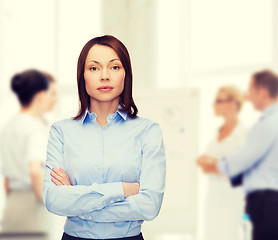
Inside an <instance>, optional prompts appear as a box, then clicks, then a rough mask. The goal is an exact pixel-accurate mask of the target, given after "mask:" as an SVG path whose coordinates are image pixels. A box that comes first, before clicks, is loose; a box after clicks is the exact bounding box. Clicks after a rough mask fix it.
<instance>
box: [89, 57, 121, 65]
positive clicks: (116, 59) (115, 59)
mask: <svg viewBox="0 0 278 240" xmlns="http://www.w3.org/2000/svg"><path fill="white" fill-rule="evenodd" d="M114 61H121V60H120V59H118V58H114V59H112V60H110V61H109V62H114ZM88 62H94V63H97V64H101V63H100V62H98V61H96V60H90V61H88Z"/></svg>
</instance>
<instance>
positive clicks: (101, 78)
mask: <svg viewBox="0 0 278 240" xmlns="http://www.w3.org/2000/svg"><path fill="white" fill-rule="evenodd" d="M84 79H85V86H86V91H87V93H88V94H89V96H90V97H91V100H95V101H98V102H113V101H117V102H118V103H119V101H120V95H121V93H122V92H123V89H124V79H125V69H124V67H123V65H122V63H121V61H120V59H119V57H118V55H117V53H116V52H115V51H114V50H113V49H112V48H110V47H108V46H102V45H94V46H93V47H92V48H91V49H90V51H89V52H88V55H87V58H86V61H85V67H84Z"/></svg>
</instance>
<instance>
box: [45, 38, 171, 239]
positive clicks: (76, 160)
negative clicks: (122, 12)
mask: <svg viewBox="0 0 278 240" xmlns="http://www.w3.org/2000/svg"><path fill="white" fill-rule="evenodd" d="M77 85H78V93H79V101H80V109H79V112H78V114H77V115H76V116H75V117H74V118H72V119H64V120H61V121H58V122H55V123H54V124H53V125H52V127H51V130H50V133H49V141H48V147H47V159H46V170H45V177H44V190H43V200H44V203H45V205H46V207H47V209H48V210H49V211H50V212H52V213H55V214H58V215H62V216H67V221H66V224H65V227H64V234H63V237H62V239H63V240H68V239H130V240H133V239H134V240H142V239H143V236H142V233H141V225H142V223H143V222H144V221H145V220H148V221H150V220H153V219H154V218H155V217H157V215H158V214H159V211H160V207H161V204H162V199H163V195H164V188H165V172H166V169H165V163H166V160H165V152H164V145H163V139H162V133H161V130H160V127H159V125H158V124H157V123H155V122H153V121H151V120H149V119H145V118H141V117H138V116H137V112H138V110H137V107H136V105H135V103H134V100H133V98H132V70H131V62H130V57H129V54H128V51H127V49H126V47H125V46H124V44H123V43H122V42H121V41H119V40H118V39H117V38H115V37H113V36H110V35H105V36H101V37H96V38H93V39H91V40H90V41H88V42H87V43H86V44H85V46H84V47H83V49H82V51H81V53H80V56H79V59H78V66H77Z"/></svg>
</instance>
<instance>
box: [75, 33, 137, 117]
mask: <svg viewBox="0 0 278 240" xmlns="http://www.w3.org/2000/svg"><path fill="white" fill-rule="evenodd" d="M94 45H103V46H108V47H110V48H112V49H113V50H114V51H115V52H116V53H117V55H118V57H119V58H120V61H121V62H122V64H123V67H124V69H125V79H124V90H123V92H122V93H121V95H120V104H121V106H122V107H121V109H119V111H121V112H127V114H128V116H129V117H131V118H135V117H136V115H137V113H138V109H137V107H136V105H135V103H134V101H133V98H132V69H131V61H130V57H129V54H128V51H127V49H126V47H125V45H124V44H123V43H122V42H121V41H120V40H118V39H117V38H115V37H113V36H111V35H104V36H101V37H96V38H93V39H91V40H90V41H89V42H87V43H86V44H85V46H84V47H83V49H82V51H81V53H80V55H79V58H78V64H77V86H78V95H79V112H78V114H77V115H76V116H75V117H74V118H73V119H74V120H76V119H80V118H81V117H82V116H83V115H84V113H85V111H86V109H87V108H88V107H89V105H90V96H89V95H88V93H87V91H86V88H85V79H84V66H85V61H86V58H87V55H88V52H89V51H90V49H91V48H92V47H93V46H94Z"/></svg>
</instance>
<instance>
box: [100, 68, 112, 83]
mask: <svg viewBox="0 0 278 240" xmlns="http://www.w3.org/2000/svg"><path fill="white" fill-rule="evenodd" d="M109 79H110V76H109V72H108V70H107V69H102V71H101V81H105V80H106V81H107V80H109Z"/></svg>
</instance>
